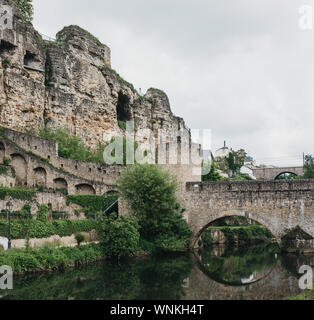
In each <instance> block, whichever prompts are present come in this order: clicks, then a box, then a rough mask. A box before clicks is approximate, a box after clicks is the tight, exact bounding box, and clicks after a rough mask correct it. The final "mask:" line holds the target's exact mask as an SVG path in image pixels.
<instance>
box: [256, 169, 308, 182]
mask: <svg viewBox="0 0 314 320" xmlns="http://www.w3.org/2000/svg"><path fill="white" fill-rule="evenodd" d="M252 171H253V175H254V176H255V177H256V179H257V180H275V179H276V178H278V177H279V176H280V175H281V174H283V173H291V174H295V175H296V176H303V175H304V168H303V167H284V168H261V169H252Z"/></svg>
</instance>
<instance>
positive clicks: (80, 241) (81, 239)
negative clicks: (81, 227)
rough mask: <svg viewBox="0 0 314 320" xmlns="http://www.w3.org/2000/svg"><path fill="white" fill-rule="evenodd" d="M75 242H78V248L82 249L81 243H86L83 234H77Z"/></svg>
mask: <svg viewBox="0 0 314 320" xmlns="http://www.w3.org/2000/svg"><path fill="white" fill-rule="evenodd" d="M75 240H76V242H77V246H78V247H80V246H81V243H82V242H84V241H85V237H84V236H83V235H82V234H81V233H77V234H76V235H75Z"/></svg>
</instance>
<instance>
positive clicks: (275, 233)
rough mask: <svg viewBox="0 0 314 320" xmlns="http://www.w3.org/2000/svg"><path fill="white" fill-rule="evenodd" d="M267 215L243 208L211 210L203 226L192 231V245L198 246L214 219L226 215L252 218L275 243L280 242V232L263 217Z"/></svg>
mask: <svg viewBox="0 0 314 320" xmlns="http://www.w3.org/2000/svg"><path fill="white" fill-rule="evenodd" d="M266 216H267V215H266V214H263V213H260V214H254V213H253V212H252V213H248V212H245V211H243V210H227V211H223V212H213V213H212V214H210V215H208V219H207V221H206V222H205V223H204V224H203V226H201V227H198V228H197V229H196V230H195V231H194V238H193V241H192V247H193V248H197V247H198V241H199V239H200V237H201V236H202V234H203V233H204V232H205V231H206V230H207V229H208V227H209V226H210V225H211V224H212V223H213V222H215V221H217V220H220V219H222V218H226V217H245V218H248V219H251V220H254V221H256V222H258V223H260V224H261V225H263V226H264V227H265V228H266V229H268V230H269V231H270V232H271V234H272V235H273V236H274V238H275V239H276V241H277V243H278V244H280V242H281V234H279V233H278V230H277V229H276V228H275V226H274V225H273V224H272V222H271V221H268V220H267V219H265V217H266Z"/></svg>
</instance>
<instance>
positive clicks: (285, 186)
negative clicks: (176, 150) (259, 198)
mask: <svg viewBox="0 0 314 320" xmlns="http://www.w3.org/2000/svg"><path fill="white" fill-rule="evenodd" d="M309 190H314V180H313V179H311V180H267V181H221V182H201V183H200V182H188V183H187V184H186V191H187V192H202V191H206V192H212V193H223V192H230V191H242V192H243V191H245V192H258V191H309Z"/></svg>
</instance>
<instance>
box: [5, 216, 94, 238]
mask: <svg viewBox="0 0 314 320" xmlns="http://www.w3.org/2000/svg"><path fill="white" fill-rule="evenodd" d="M96 228H97V223H96V222H95V221H91V220H57V221H53V222H48V221H46V222H44V221H39V220H26V221H11V236H12V239H26V238H39V239H40V238H48V237H50V236H53V235H59V236H60V237H66V236H71V235H72V234H75V233H77V232H90V231H92V230H94V229H96ZM7 235H8V222H7V221H4V220H2V221H0V236H3V237H7Z"/></svg>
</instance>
